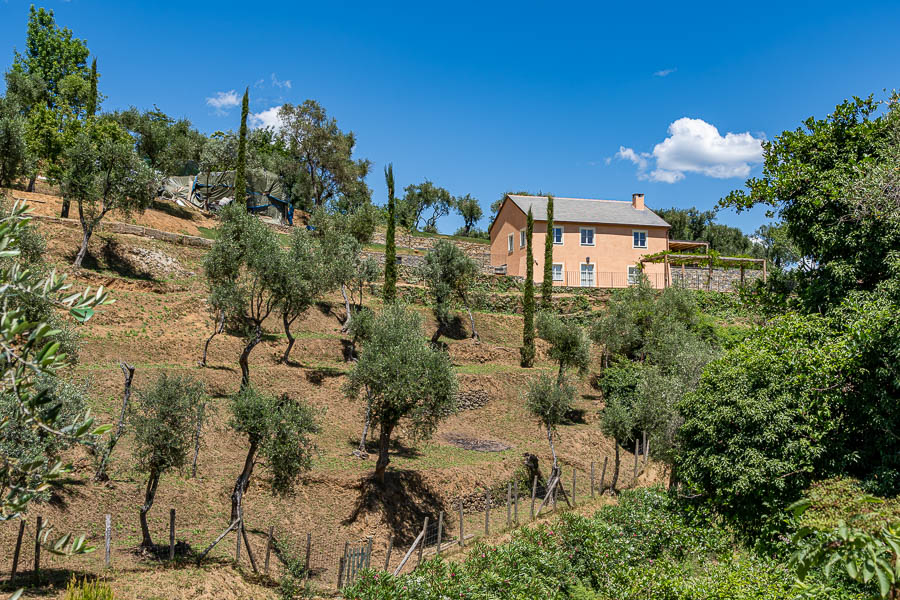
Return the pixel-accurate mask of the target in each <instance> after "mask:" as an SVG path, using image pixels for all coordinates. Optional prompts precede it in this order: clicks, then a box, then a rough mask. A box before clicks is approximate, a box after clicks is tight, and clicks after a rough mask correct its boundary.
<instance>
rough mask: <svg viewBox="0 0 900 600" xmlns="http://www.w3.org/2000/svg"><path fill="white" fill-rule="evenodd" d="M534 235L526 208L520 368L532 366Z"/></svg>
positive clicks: (529, 211) (532, 222) (532, 220)
mask: <svg viewBox="0 0 900 600" xmlns="http://www.w3.org/2000/svg"><path fill="white" fill-rule="evenodd" d="M533 234H534V216H533V215H532V214H531V208H530V207H529V208H528V228H527V229H526V231H525V235H526V241H527V244H528V249H527V252H526V254H525V263H526V266H525V300H524V306H523V309H522V314H523V316H524V317H525V318H524V321H525V324H524V325H525V326H524V329H523V331H522V347H521V348H520V349H519V351H520V353H521V354H522V366H523V367H524V368H531V367H533V366H534V251H533V249H532V245H531V238H532V235H533Z"/></svg>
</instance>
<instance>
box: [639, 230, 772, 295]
mask: <svg viewBox="0 0 900 600" xmlns="http://www.w3.org/2000/svg"><path fill="white" fill-rule="evenodd" d="M691 250H702V251H703V254H686V252H690V251H691ZM640 263H641V266H643V265H644V264H647V263H653V264H659V263H662V264H663V265H665V267H664V270H663V278H664V281H665V287H670V286H671V285H672V267H673V266H674V267H679V266H680V267H681V278H682V281H685V280H686V279H687V277H686V272H685V266H687V265H691V266H697V267H701V266H703V265H706V268H707V278H706V287H707V289H711V287H712V272H713V267H717V266H721V267H739V268H740V270H741V285H743V284H744V271H745V270H746V268H747V267H748V266H751V267H753V268H754V269H755V268H757V265H760V266H761V268H762V276H763V282H765V281H766V280H767V279H768V262H767V261H766V259H765V258H745V257H742V256H714V255H712V254H710V253H709V244H708V243H707V242H689V241H686V240H669V251H668V252H660V253H658V254H651V255H648V256H644V257H642V258H641V259H640Z"/></svg>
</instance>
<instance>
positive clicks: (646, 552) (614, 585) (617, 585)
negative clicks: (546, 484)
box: [344, 490, 864, 600]
mask: <svg viewBox="0 0 900 600" xmlns="http://www.w3.org/2000/svg"><path fill="white" fill-rule="evenodd" d="M781 562H784V561H781ZM851 585H852V584H851ZM831 590H832V593H831V595H830V596H829V597H831V598H846V599H849V598H863V597H864V596H862V595H858V594H855V593H854V592H852V591H851V590H849V589H847V588H846V586H845V587H842V586H841V584H840V583H839V582H832V587H831ZM798 593H799V592H798V591H796V590H795V588H794V577H793V575H792V573H791V572H790V570H789V569H788V568H787V567H786V566H784V565H783V564H779V561H776V560H773V559H771V558H766V557H761V556H758V555H755V554H751V553H749V552H747V551H745V550H743V549H742V548H740V546H738V545H737V544H736V542H735V541H734V539H733V538H732V536H731V535H730V533H729V532H728V531H727V530H726V529H723V528H722V527H720V526H717V525H716V522H715V520H714V519H713V518H712V516H711V514H709V513H706V512H703V511H695V510H688V509H685V508H684V507H682V506H681V505H680V504H679V503H678V502H677V501H676V500H674V499H672V498H671V497H669V496H667V495H666V494H664V493H663V492H661V491H659V490H640V491H634V492H625V493H623V494H622V496H621V497H620V501H619V504H618V505H616V506H606V507H603V508H602V509H601V510H600V511H598V512H597V513H596V514H595V515H594V516H593V517H589V518H588V517H581V516H576V515H572V514H566V515H563V516H562V517H561V519H560V521H559V522H557V523H552V524H541V525H539V526H537V527H529V528H523V529H522V530H520V531H519V532H518V533H517V534H516V535H515V536H514V538H513V540H512V541H511V542H509V543H506V544H503V545H501V546H487V545H479V546H476V547H475V548H473V549H472V550H471V551H470V553H469V556H468V558H467V559H466V560H465V562H463V563H461V564H452V563H446V562H443V561H441V560H432V561H428V562H427V563H424V564H423V565H422V566H421V567H419V568H418V569H417V570H416V571H415V572H413V573H411V574H409V575H402V576H399V577H392V576H390V575H387V574H385V573H383V572H368V573H366V574H365V576H364V577H363V578H362V579H361V580H360V581H359V582H358V583H357V584H356V585H354V586H353V587H352V588H350V589H348V590H345V592H344V594H345V596H346V597H348V598H358V599H360V600H380V599H386V598H391V599H406V598H408V599H413V598H415V599H431V598H435V599H437V598H462V599H475V598H478V599H482V598H484V599H486V598H546V599H555V598H583V599H590V598H597V599H612V598H615V599H617V600H630V599H634V600H639V599H640V600H644V599H646V598H654V599H659V598H663V599H666V600H669V599H672V600H694V599H696V600H700V599H703V600H706V599H709V598H729V599H734V600H741V599H751V598H752V599H754V600H768V599H773V600H774V599H776V598H778V599H784V598H798V597H800V596H798V595H797V594H798Z"/></svg>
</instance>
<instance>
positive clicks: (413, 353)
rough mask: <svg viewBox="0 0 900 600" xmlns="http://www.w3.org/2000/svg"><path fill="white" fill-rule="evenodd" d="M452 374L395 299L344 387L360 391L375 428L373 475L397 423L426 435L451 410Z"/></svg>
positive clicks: (417, 320)
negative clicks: (376, 433) (365, 396)
mask: <svg viewBox="0 0 900 600" xmlns="http://www.w3.org/2000/svg"><path fill="white" fill-rule="evenodd" d="M456 390H457V383H456V376H455V374H454V373H453V367H452V365H451V363H450V358H449V357H448V356H447V354H446V353H444V352H441V351H439V350H435V349H434V348H433V347H431V346H430V345H429V344H428V343H427V342H426V340H425V339H424V338H423V337H422V319H421V317H419V315H418V314H416V313H414V312H412V311H410V310H408V309H407V308H405V307H403V306H398V305H396V304H393V305H390V306H388V307H386V308H385V309H384V312H382V313H381V314H380V315H378V317H376V318H375V320H374V322H373V323H372V327H371V332H370V333H369V338H368V339H367V340H366V342H365V343H364V344H363V345H362V349H361V352H360V356H359V360H358V361H357V363H356V364H355V365H354V367H353V369H352V370H351V371H350V374H349V375H348V380H347V384H346V387H345V391H346V393H347V395H348V396H350V397H353V398H356V397H359V395H360V393H361V392H363V391H365V392H366V394H367V398H368V399H369V400H370V402H371V409H370V411H369V413H370V420H371V425H372V427H377V428H378V430H379V432H378V461H377V462H376V464H375V474H374V476H375V478H376V479H377V480H378V481H380V482H384V473H385V470H386V469H387V466H388V463H389V462H390V457H389V455H388V450H389V448H390V443H391V437H392V436H393V435H394V432H395V431H396V429H397V428H398V427H400V426H401V425H402V426H403V427H404V430H405V433H406V434H407V435H409V436H410V437H412V438H413V439H427V438H428V437H430V436H431V435H432V434H433V433H434V431H435V429H436V428H437V425H438V423H439V422H440V421H441V420H442V419H444V418H445V417H446V416H448V415H449V414H452V413H453V412H454V411H455V409H456Z"/></svg>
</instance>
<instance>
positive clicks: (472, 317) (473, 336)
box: [466, 304, 481, 342]
mask: <svg viewBox="0 0 900 600" xmlns="http://www.w3.org/2000/svg"><path fill="white" fill-rule="evenodd" d="M466 312H467V313H469V323H471V324H472V339H474V340H475V341H476V342H477V341H480V339H481V338H479V337H478V331H476V330H475V317H474V316H472V309H471V308H469V305H468V304H466Z"/></svg>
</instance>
